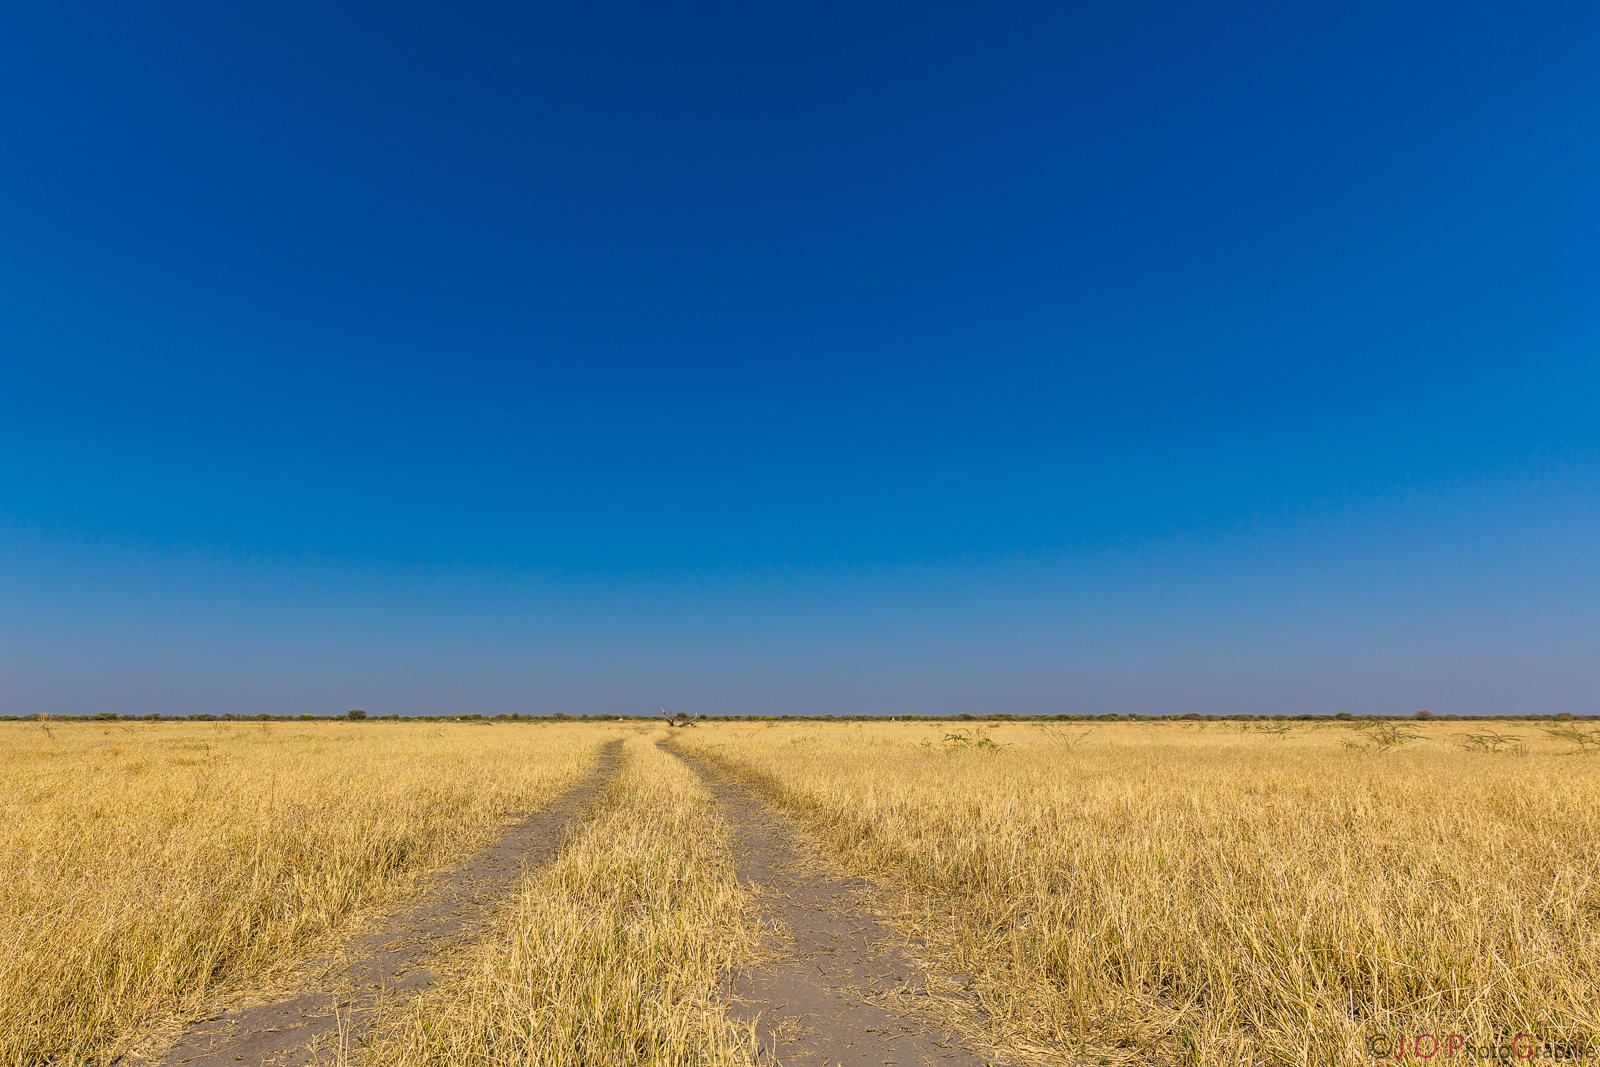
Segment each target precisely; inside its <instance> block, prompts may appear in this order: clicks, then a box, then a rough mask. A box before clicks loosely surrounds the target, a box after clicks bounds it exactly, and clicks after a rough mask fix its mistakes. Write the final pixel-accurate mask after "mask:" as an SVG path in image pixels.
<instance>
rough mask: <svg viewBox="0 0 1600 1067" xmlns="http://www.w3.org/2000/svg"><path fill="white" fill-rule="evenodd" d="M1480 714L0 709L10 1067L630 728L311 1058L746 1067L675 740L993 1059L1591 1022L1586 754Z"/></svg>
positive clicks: (719, 916)
mask: <svg viewBox="0 0 1600 1067" xmlns="http://www.w3.org/2000/svg"><path fill="white" fill-rule="evenodd" d="M976 728H982V729H981V730H980V729H976ZM1502 729H1508V730H1509V732H1514V733H1518V734H1520V735H1521V736H1520V737H1519V738H1512V739H1505V740H1503V742H1502V743H1501V744H1500V747H1501V748H1503V749H1504V750H1503V751H1489V750H1487V749H1486V748H1483V747H1480V748H1477V749H1468V748H1466V747H1464V736H1463V735H1465V734H1466V733H1469V732H1471V731H1472V730H1473V728H1472V727H1469V726H1467V725H1466V724H1456V723H1450V724H1443V723H1436V724H1430V725H1428V726H1426V727H1425V728H1423V729H1422V735H1423V736H1422V737H1421V738H1420V739H1418V740H1416V741H1414V742H1412V743H1409V744H1401V745H1396V746H1393V747H1390V748H1388V749H1386V750H1379V749H1378V748H1377V747H1376V746H1374V745H1373V744H1372V743H1371V740H1370V738H1371V731H1367V732H1364V733H1363V732H1357V731H1354V730H1351V729H1349V728H1346V727H1344V726H1334V725H1331V724H1329V725H1319V726H1304V725H1301V726H1296V727H1293V728H1292V729H1290V730H1289V732H1287V733H1286V734H1285V733H1277V734H1275V733H1270V732H1265V731H1263V730H1262V729H1260V728H1259V727H1257V728H1253V729H1250V730H1248V731H1242V730H1240V729H1239V728H1238V727H1237V726H1234V725H1231V724H1216V723H1212V724H1206V725H1191V724H1180V723H1176V722H1173V723H1160V724H1129V723H1113V724H1083V725H1076V726H1074V725H1069V724H1060V725H1050V726H1048V727H1043V726H1033V725H1028V724H1020V723H1019V724H1007V725H992V724H969V728H968V730H967V731H966V736H965V738H960V737H958V738H955V739H949V738H947V737H946V736H945V735H947V734H951V733H954V732H956V731H955V730H954V729H953V728H952V727H951V726H949V725H947V724H914V723H874V724H865V725H863V724H812V723H794V724H788V723H783V724H773V725H770V726H766V725H752V724H707V725H702V726H701V727H699V728H698V729H695V730H681V731H672V732H671V733H670V734H668V732H667V731H665V730H664V729H663V728H662V727H660V726H659V725H657V726H652V727H648V728H647V727H642V726H633V725H616V726H605V725H571V726H567V725H551V724H539V725H529V724H524V725H511V726H499V727H493V728H491V727H487V726H476V725H424V724H394V725H387V724H381V723H363V724H350V725H342V724H316V725H314V726H305V727H299V726H291V725H286V724H272V725H268V726H263V725H257V724H242V723H240V724H218V725H156V724H142V723H141V724H111V725H109V726H102V725H100V724H93V725H89V724H77V725H71V726H66V725H54V726H52V727H51V728H50V730H49V732H48V733H47V732H46V730H45V729H42V728H41V727H40V726H38V725H35V724H17V725H7V726H3V727H0V758H3V763H0V773H3V782H0V784H3V788H4V792H3V794H0V803H3V805H4V807H3V811H0V815H3V822H0V1034H3V1035H4V1037H3V1040H4V1043H5V1044H4V1049H5V1052H4V1060H3V1062H4V1063H5V1064H8V1065H16V1067H22V1065H27V1067H36V1065H40V1064H45V1063H51V1062H57V1063H99V1064H104V1063H106V1062H108V1061H109V1060H110V1059H111V1058H112V1057H113V1056H114V1055H115V1054H116V1053H117V1052H118V1051H119V1050H120V1049H122V1048H125V1047H127V1044H128V1043H129V1042H130V1041H131V1040H132V1039H133V1038H134V1037H135V1036H136V1035H138V1034H140V1033H148V1032H150V1031H151V1030H152V1029H157V1028H160V1027H161V1026H163V1025H166V1024H169V1023H170V1022H171V1021H172V1020H174V1019H177V1018H179V1017H182V1016H183V1015H184V1014H185V1013H191V1012H193V1011H195V1010H196V1009H197V1008H198V1007H199V1006H200V1005H201V1004H202V1003H203V1002H204V1001H205V999H206V998H207V996H208V995H210V994H213V993H215V992H216V991H218V990H219V989H223V988H234V989H237V988H245V987H248V986H249V985H250V984H251V983H255V982H260V981H263V980H265V977H266V976H267V975H268V974H269V972H271V971H272V970H273V968H275V967H278V966H280V965H282V964H284V963H285V962H286V961H288V960H290V959H291V958H293V957H295V956H297V955H304V954H306V953H308V952H310V951H312V950H313V949H315V948H316V947H318V946H321V945H325V944H327V943H330V942H335V941H338V940H342V939H344V938H346V937H348V936H349V932H350V930H351V929H352V924H353V923H354V922H355V921H356V920H357V919H358V918H359V916H360V914H361V913H362V912H363V909H371V908H379V907H384V906H386V905H392V904H393V903H394V902H395V901H397V900H399V899H400V898H402V897H404V895H405V894H406V893H407V892H408V891H410V889H411V888H412V887H413V886H414V884H415V877H416V875H417V874H418V873H419V872H421V871H423V870H426V869H428V868H431V867H435V866H437V865H439V864H441V863H446V862H449V861H451V860H453V859H454V858H456V857H459V856H461V855H463V854H464V853H465V852H466V851H467V850H468V849H470V848H472V847H474V846H475V845H477V844H479V843H481V842H483V841H485V840H487V839H488V838H489V837H490V836H491V835H493V834H494V833H495V831H496V828H497V827H499V826H500V825H502V824H503V816H504V814H505V813H506V812H508V811H511V810H526V809H531V808H534V807H537V806H540V805H541V804H543V803H544V802H546V801H548V800H549V799H550V798H552V797H553V796H555V795H556V794H557V793H559V792H560V791H562V790H564V789H565V788H567V787H568V786H570V785H571V784H573V783H574V782H575V781H576V780H577V779H578V778H579V777H580V776H581V774H582V773H583V771H584V770H585V769H586V767H588V766H589V765H590V764H591V763H592V760H593V757H594V755H595V751H596V749H597V747H598V746H599V744H601V743H602V742H604V741H607V740H612V739H615V738H618V737H621V738H624V739H626V742H625V745H626V747H625V760H624V762H623V765H622V770H621V772H620V774H619V775H618V777H617V778H616V780H615V781H614V782H613V784H612V786H611V787H610V790H609V792H608V793H607V794H606V796H605V798H604V799H603V801H602V802H601V803H600V804H599V806H598V808H597V809H595V810H594V811H593V812H592V813H591V815H590V817H589V819H588V821H587V822H586V824H585V825H584V826H583V828H582V829H581V831H580V832H578V833H577V835H576V836H575V837H574V838H573V839H572V840H571V841H570V842H569V843H568V845H567V846H566V848H565V849H564V850H563V851H562V852H561V853H560V854H559V855H558V856H557V857H556V858H555V859H554V860H553V861H552V862H550V863H548V864H546V865H545V866H543V867H541V868H538V869H535V870H532V871H530V872H529V873H528V875H527V877H526V880H525V881H524V883H523V884H522V885H521V887H520V889H519V891H518V893H517V894H516V895H515V898H514V899H513V900H512V902H511V903H510V904H509V905H508V907H507V910H506V913H505V916H504V918H503V921H502V923H501V924H500V925H499V927H498V931H499V932H498V933H496V934H494V935H492V936H490V937H489V938H488V939H487V941H485V942H482V943H480V944H479V945H478V946H477V947H476V948H473V949H470V950H468V951H467V953H466V954H465V955H464V956H463V957H462V958H460V959H457V960H454V961H453V966H452V968H451V969H449V970H448V973H446V975H445V977H444V980H443V982H442V984H441V985H440V986H439V987H437V988H436V989H434V990H432V991H430V992H428V993H426V994H424V995H423V996H422V997H420V998H418V999H417V1000H415V1001H412V1002H409V1003H407V1004H403V1005H398V1006H396V1007H395V1008H394V1009H393V1010H392V1011H391V1012H390V1014H389V1016H388V1017H387V1019H386V1020H385V1025H384V1027H383V1028H382V1029H381V1031H380V1033H379V1036H378V1039H377V1041H376V1042H375V1044H374V1045H373V1046H372V1047H370V1048H368V1049H360V1050H355V1051H352V1050H345V1051H344V1054H343V1055H342V1056H340V1057H339V1058H342V1059H345V1060H347V1061H348V1062H352V1063H357V1062H359V1063H362V1064H365V1065H366V1067H435V1065H437V1067H445V1065H452V1067H453V1065H462V1067H497V1065H501V1064H506V1065H513V1064H514V1065H518V1067H524V1065H526V1067H535V1065H540V1067H542V1065H557V1064H563V1065H579V1064H581V1065H595V1067H609V1065H623V1064H650V1065H669V1064H671V1065H678V1064H683V1065H689V1064H736V1065H747V1064H750V1063H751V1062H752V1046H751V1035H750V1034H749V1033H748V1032H741V1031H740V1030H739V1029H738V1028H735V1027H733V1026H731V1025H730V1024H729V1022H728V1018H727V1015H726V1013H725V1004H724V1003H723V998H722V997H721V996H720V994H719V991H720V990H721V989H723V988H724V984H723V983H724V981H725V979H726V976H727V973H728V971H729V970H730V969H731V968H734V967H737V966H739V965H740V964H741V962H743V961H748V960H749V959H750V958H751V953H752V952H753V951H754V945H755V943H756V938H755V936H754V930H753V929H752V925H753V920H752V915H753V908H752V901H751V899H750V896H749V893H748V892H747V891H746V890H745V889H743V888H741V887H740V886H738V885H737V884H736V883H735V881H734V877H733V870H734V863H735V859H734V857H733V856H731V855H730V853H729V848H728V838H727V835H726V833H725V831H724V827H723V825H722V823H721V820H720V817H719V813H718V810H717V808H716V805H715V803H714V802H713V800H712V798H711V797H710V796H709V795H708V794H707V792H706V790H705V789H704V788H703V786H702V785H701V783H700V781H699V780H698V779H697V778H696V776H695V775H694V774H693V773H692V772H691V771H689V770H688V769H687V768H686V767H685V766H684V765H683V764H682V763H681V762H680V761H678V760H677V759H676V758H675V757H673V756H672V755H671V754H670V753H669V752H666V751H663V750H661V749H660V748H658V747H656V744H655V742H656V741H658V740H661V739H663V738H667V739H669V740H670V744H672V745H674V746H680V747H681V748H682V749H683V750H684V751H686V752H690V753H693V754H696V755H699V756H702V757H704V758H706V759H709V760H711V761H713V762H715V763H717V764H719V765H720V766H722V767H724V768H725V769H729V770H731V771H732V772H733V773H735V774H736V775H737V776H740V777H742V778H744V779H745V780H747V781H750V782H752V783H753V784H754V785H755V786H756V788H757V789H758V790H759V791H760V792H761V793H762V794H763V795H765V796H766V797H768V798H769V799H770V800H771V801H772V802H773V803H774V804H775V805H776V806H778V807H780V808H782V809H784V810H786V811H788V812H789V813H791V814H792V815H794V816H795V817H796V818H797V819H798V820H799V821H800V822H801V823H802V824H803V825H805V826H807V827H809V828H810V830H811V831H812V832H813V833H814V834H815V835H816V837H817V838H818V840H819V841H820V842H821V843H822V845H823V847H824V848H825V850H826V851H828V852H830V853H831V854H832V855H833V856H834V857H835V858H836V860H837V862H838V863H840V864H841V865H842V866H843V867H844V868H846V870H848V871H849V872H851V873H853V874H859V875H864V876H867V877H868V878H869V879H871V880H872V881H873V882H874V884H876V885H877V886H878V887H879V888H880V891H881V897H880V903H881V905H882V907H883V909H884V912H885V915H886V916H887V917H889V918H891V919H892V920H893V921H895V922H898V923H900V924H901V925H902V926H904V927H905V928H906V929H907V932H908V933H911V934H913V935H916V936H917V937H920V938H923V939H925V940H926V943H927V953H928V955H929V958H930V962H931V964H932V966H933V968H934V969H935V971H936V972H938V973H940V974H942V975H944V976H946V977H945V978H944V979H941V980H940V981H938V982H936V983H935V986H936V990H937V989H943V990H946V991H948V992H952V993H954V992H956V990H957V986H958V985H959V986H967V987H969V990H968V993H967V996H968V998H969V999H968V1000H966V1001H962V1000H961V999H959V998H957V997H952V998H951V999H950V1000H949V1001H948V1004H949V1009H948V1010H949V1011H951V1012H953V1013H955V1016H956V1017H958V1018H960V1017H963V1016H964V1018H965V1022H966V1025H967V1026H968V1028H969V1029H971V1030H972V1031H974V1032H976V1033H978V1034H979V1036H980V1037H981V1038H983V1039H984V1040H987V1041H988V1042H990V1043H992V1044H993V1045H994V1046H995V1047H998V1048H1000V1049H1001V1050H1003V1051H1005V1052H1007V1053H1008V1056H1009V1058H1012V1059H1016V1060H1019V1061H1024V1062H1037V1063H1090V1064H1094V1063H1119V1064H1120V1063H1185V1064H1197V1065H1232V1064H1239V1065H1243V1064H1269V1063H1274V1064H1318V1065H1334V1064H1349V1063H1357V1062H1371V1059H1370V1056H1369V1054H1368V1047H1367V1044H1366V1043H1367V1041H1368V1040H1369V1039H1370V1038H1372V1037H1374V1036H1378V1035H1394V1036H1404V1035H1409V1034H1417V1033H1433V1034H1448V1033H1452V1032H1458V1033H1462V1034H1466V1035H1469V1036H1470V1037H1471V1038H1472V1039H1473V1040H1478V1041H1481V1040H1488V1039H1491V1038H1496V1037H1506V1038H1508V1037H1509V1036H1510V1035H1511V1034H1514V1033H1516V1032H1519V1031H1520V1032H1525V1033H1530V1034H1536V1035H1541V1036H1542V1037H1545V1038H1551V1037H1558V1036H1563V1037H1573V1036H1583V1037H1587V1038H1589V1039H1597V1038H1600V858H1597V853H1600V758H1595V757H1594V756H1592V755H1584V754H1581V753H1580V754H1571V751H1570V750H1572V749H1573V748H1574V747H1575V746H1574V744H1572V743H1568V742H1563V741H1557V740H1554V739H1550V738H1547V737H1545V736H1544V734H1543V733H1542V732H1541V731H1540V730H1539V729H1538V728H1537V727H1534V726H1531V725H1521V724H1519V726H1518V727H1516V728H1504V727H1502ZM1351 744H1357V745H1365V746H1366V747H1365V748H1352V747H1350V745H1351ZM1491 747H1492V746H1491ZM1591 747H1592V746H1591ZM935 999H936V998H935Z"/></svg>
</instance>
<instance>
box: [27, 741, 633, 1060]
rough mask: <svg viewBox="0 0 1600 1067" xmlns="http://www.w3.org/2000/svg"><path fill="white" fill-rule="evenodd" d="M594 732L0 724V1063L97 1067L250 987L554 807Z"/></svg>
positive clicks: (590, 749) (591, 745) (584, 761)
mask: <svg viewBox="0 0 1600 1067" xmlns="http://www.w3.org/2000/svg"><path fill="white" fill-rule="evenodd" d="M611 736H614V733H613V732H612V731H606V730H603V729H600V728H596V727H587V726H557V725H538V726H531V725H529V726H507V727H488V726H478V725H470V726H469V725H459V726H458V725H422V724H394V725H388V724H381V723H362V724H359V725H358V724H340V723H319V724H315V725H307V726H295V725H288V724H278V723H274V724H265V723H261V724H254V723H253V724H244V723H225V724H224V723H216V724H206V725H201V724H192V725H191V724H183V725H171V724H155V723H128V724H116V723H113V724H105V725H102V724H99V723H94V724H60V723H56V724H46V725H43V726H41V725H38V724H33V723H17V724H4V725H0V1063H4V1064H6V1065H8V1067H9V1065H14V1067H24V1065H26V1067H34V1065H37V1064H42V1063H63V1064H75V1063H104V1062H107V1061H108V1060H109V1059H111V1058H113V1057H114V1056H115V1055H116V1054H117V1053H118V1052H119V1051H120V1050H121V1049H123V1048H125V1047H126V1046H127V1043H128V1042H129V1041H130V1040H132V1039H133V1038H134V1037H135V1036H136V1035H138V1034H140V1033H142V1032H147V1031H148V1030H150V1029H151V1028H152V1027H156V1026H159V1025H160V1024H161V1023H163V1022H164V1021H167V1020H171V1019H174V1018H176V1017H178V1016H181V1015H182V1014H184V1013H186V1012H191V1011H193V1010H194V1009H195V1008H196V1007H197V1006H198V1005H199V1003H200V1002H201V1001H202V1000H204V998H205V997H206V996H207V995H208V994H210V993H213V992H215V991H216V990H218V989H221V988H229V987H235V988H237V987H242V986H247V985H249V984H250V983H252V982H255V981H259V980H260V979H261V977H262V976H263V974H265V973H266V972H268V971H269V970H270V969H272V968H273V967H274V966H276V965H279V964H281V963H284V962H286V961H287V960H289V959H290V958H292V957H293V956H294V955H296V954H297V953H301V952H304V951H305V950H306V949H307V948H308V946H311V945H313V944H315V943H317V942H319V941H325V940H329V939H332V938H335V937H337V935H338V934H339V931H340V929H341V927H343V926H345V925H346V924H347V923H348V921H349V920H350V918H351V917H352V915H354V914H355V913H356V912H358V911H359V910H360V909H363V908H368V907H372V906H377V905H382V904H384V903H385V902H389V901H392V900H393V899H394V898H395V897H396V896H397V895H401V894H404V893H405V892H406V891H407V890H408V888H409V887H410V886H411V885H412V883H413V881H414V878H415V876H416V875H417V874H418V873H419V872H421V871H424V870H426V869H428V868H432V867H435V866H438V865H440V864H442V863H446V862H448V861H450V860H451V859H452V858H454V857H456V856H458V855H461V854H462V853H464V852H465V851H467V850H470V849H471V848H473V847H475V846H476V845H478V844H481V843H482V842H483V841H485V840H487V839H488V838H489V837H490V836H491V835H492V834H494V833H495V832H496V831H497V828H498V826H499V825H500V824H501V822H502V818H501V817H502V816H503V815H504V814H505V813H506V812H507V811H510V810H514V809H528V808H533V807H537V806H539V805H541V804H543V803H544V802H546V801H547V800H549V799H550V798H552V797H553V796H555V795H557V794H559V793H560V792H561V791H563V790H564V789H565V788H567V787H568V786H570V785H571V784H572V783H573V782H574V781H575V780H576V779H577V778H578V777H579V776H580V775H581V774H582V773H583V771H584V770H585V769H586V768H587V767H588V766H589V765H590V763H591V762H592V759H593V756H594V754H595V750H596V748H597V746H598V745H599V744H600V743H601V742H602V741H603V740H605V739H607V738H609V737H611ZM491 739H492V743H490V741H491Z"/></svg>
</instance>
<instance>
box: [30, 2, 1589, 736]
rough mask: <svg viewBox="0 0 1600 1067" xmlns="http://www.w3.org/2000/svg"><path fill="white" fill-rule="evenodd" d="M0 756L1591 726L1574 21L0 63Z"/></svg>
mask: <svg viewBox="0 0 1600 1067" xmlns="http://www.w3.org/2000/svg"><path fill="white" fill-rule="evenodd" d="M0 144H3V145H4V151H5V160H6V162H5V165H4V166H3V167H0V712H4V713H13V714H26V713H29V712H34V711H51V712H96V711H107V710H109V711H118V712H127V713H145V712H150V711H165V712H175V713H184V712H194V711H212V712H219V711H229V710H232V711H239V712H242V713H252V714H253V713H257V712H262V711H269V712H278V713H293V714H299V713H303V712H315V713H327V712H338V711H342V710H344V709H345V708H349V707H364V708H367V709H368V710H370V711H373V712H374V713H390V712H400V713H406V714H410V713H443V712H464V711H481V712H486V713H497V712H502V711H521V712H544V713H548V712H551V711H567V712H573V713H580V712H597V711H611V712H650V711H653V710H654V709H655V708H657V707H661V706H669V707H675V708H680V709H684V710H693V711H704V712H708V713H712V714H732V713H741V712H750V713H767V714H785V713H792V714H804V713H812V712H818V713H826V712H832V713H870V712H883V713H905V712H917V711H920V712H925V713H951V712H958V711H970V710H972V709H973V708H978V709H979V710H984V711H1009V712H1016V713H1027V712H1077V713H1084V712H1093V713H1103V712H1108V711H1122V712H1141V713H1160V712H1184V711H1202V712H1216V713H1231V712H1253V713H1266V712H1279V711H1282V712H1290V713H1297V712H1333V711H1346V710H1348V711H1355V712H1410V711H1414V710H1417V709H1419V708H1429V709H1431V710H1434V711H1438V712H1442V713H1443V712H1458V713H1464V714H1468V713H1488V712H1513V713H1525V712H1545V711H1573V712H1579V713H1594V712H1597V711H1600V657H1597V656H1596V654H1595V653H1596V637H1597V635H1600V626H1597V623H1600V607H1597V605H1600V565H1597V563H1596V560H1597V558H1600V557H1597V553H1596V547H1597V545H1596V533H1597V531H1600V524H1597V520H1600V419H1597V417H1596V411H1597V410H1600V406H1597V404H1596V398H1597V396H1600V370H1597V367H1600V362H1597V359H1596V357H1597V354H1600V348H1597V342H1600V299H1597V297H1600V199H1597V198H1596V197H1595V195H1594V190H1595V189H1597V188H1600V14H1597V13H1596V11H1595V9H1594V8H1593V7H1592V6H1591V5H1583V4H1576V3H1573V4H1538V3H1535V4H1528V3H1519V4H1512V3H1503V4H1488V3H1480V4H1459V3H1455V4H1448V5H1447V4H1415V5H1405V6H1404V8H1403V9H1396V8H1395V7H1394V5H1379V4H1351V3H1340V4H1325V5H1310V4H1307V5H1289V6H1285V5H1267V4H1229V5H1211V6H1209V7H1206V6H1203V5H1175V4H1139V3H1132V4H1100V5H1064V4H1049V5H1045V4H1040V5H1022V4H1018V5H967V6H953V5H937V4H933V5H930V4H918V5H910V4H906V5H898V6H893V5H859V4H857V5H843V4H840V5H825V4H815V3H812V4H804V5H800V4H792V5H784V4H771V5H757V6H751V5H734V4H726V5H711V4H700V5H681V6H676V7H668V6H661V5H649V6H646V5H639V6H627V5H622V4H605V3H601V4H581V5H580V4H547V5H509V4H508V5H500V6H496V5H489V4H475V5H435V6H421V5H404V4H399V5H396V4H390V5H370V6H359V5H354V4H332V5H329V4H322V5H297V4H292V3H290V4H283V3H280V4H273V5H252V6H247V5H223V6H220V7H219V6H218V5H201V4H160V3H158V4H153V5H144V6H141V7H138V8H137V9H134V8H129V7H127V6H126V5H109V4H94V3H83V4H72V3H63V4H59V5H48V6H38V5H36V6H34V7H33V8H31V9H24V8H21V7H16V6H13V7H12V8H9V9H7V11H6V12H5V13H4V14H3V15H0Z"/></svg>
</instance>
